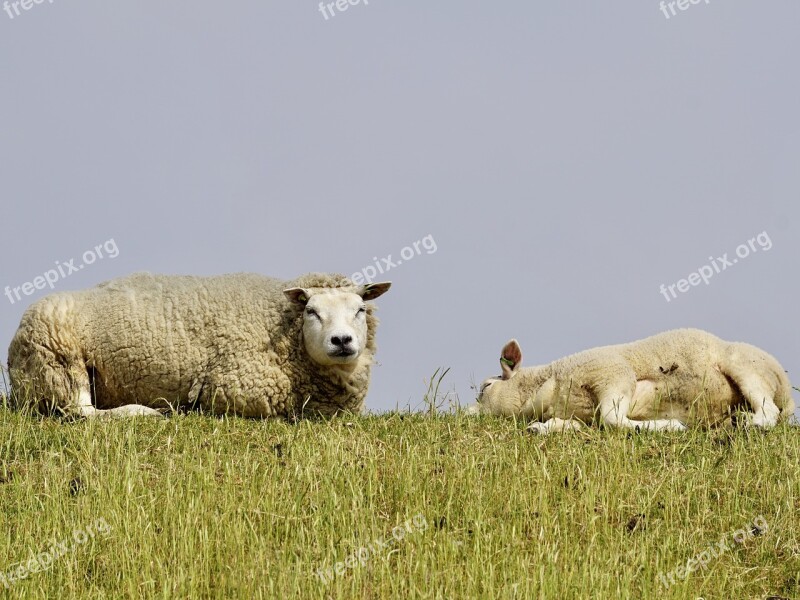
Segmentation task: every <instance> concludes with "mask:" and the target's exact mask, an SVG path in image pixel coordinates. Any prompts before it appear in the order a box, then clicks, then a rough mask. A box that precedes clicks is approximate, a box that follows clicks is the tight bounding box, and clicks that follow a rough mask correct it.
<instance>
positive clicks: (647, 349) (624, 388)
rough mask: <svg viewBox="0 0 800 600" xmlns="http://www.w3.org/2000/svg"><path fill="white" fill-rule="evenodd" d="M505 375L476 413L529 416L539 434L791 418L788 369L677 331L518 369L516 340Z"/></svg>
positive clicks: (485, 390) (506, 351)
mask: <svg viewBox="0 0 800 600" xmlns="http://www.w3.org/2000/svg"><path fill="white" fill-rule="evenodd" d="M500 361H501V367H502V370H503V374H502V375H501V376H500V377H497V378H491V379H487V380H486V381H484V382H483V384H482V386H481V392H480V395H479V398H478V405H477V407H475V408H474V409H473V412H486V413H492V414H501V415H509V416H512V415H515V416H523V417H526V418H529V419H533V420H535V421H536V422H535V423H533V424H532V425H531V428H532V429H533V430H536V431H539V432H543V433H544V432H547V431H550V430H562V429H574V428H579V427H580V426H581V424H584V423H585V424H588V423H593V422H599V423H602V424H604V425H607V426H613V427H625V428H640V429H650V430H681V429H685V428H686V426H691V425H706V426H710V425H716V424H719V423H721V422H723V421H725V420H728V419H730V417H731V414H732V413H733V412H734V411H735V410H737V409H744V408H747V407H749V409H750V412H749V414H748V415H747V418H748V421H749V424H751V425H755V426H761V427H772V426H774V425H775V424H776V423H777V422H778V420H779V418H785V417H789V416H791V415H792V413H793V411H794V401H793V400H792V396H791V386H790V384H789V380H788V378H787V376H786V373H785V372H784V370H783V369H782V368H781V365H780V364H779V363H778V361H777V360H776V359H775V358H773V357H772V356H771V355H770V354H768V353H766V352H764V351H763V350H761V349H759V348H756V347H755V346H751V345H749V344H744V343H738V342H726V341H724V340H721V339H719V338H718V337H716V336H714V335H712V334H710V333H707V332H705V331H700V330H697V329H678V330H674V331H668V332H665V333H661V334H658V335H654V336H652V337H649V338H646V339H643V340H640V341H637V342H632V343H629V344H619V345H614V346H603V347H600V348H593V349H591V350H585V351H583V352H579V353H577V354H573V355H571V356H567V357H565V358H562V359H559V360H556V361H555V362H552V363H550V364H549V365H545V366H539V367H528V368H520V365H521V363H522V351H521V350H520V348H519V345H518V344H517V342H516V340H511V341H510V342H509V343H508V344H506V346H505V347H504V348H503V351H502V355H501V358H500Z"/></svg>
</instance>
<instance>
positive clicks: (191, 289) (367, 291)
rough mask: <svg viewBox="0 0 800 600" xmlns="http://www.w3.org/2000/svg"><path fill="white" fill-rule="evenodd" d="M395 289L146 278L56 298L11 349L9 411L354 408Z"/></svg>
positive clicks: (308, 278)
mask: <svg viewBox="0 0 800 600" xmlns="http://www.w3.org/2000/svg"><path fill="white" fill-rule="evenodd" d="M390 286H391V283H390V282H384V283H370V284H366V285H361V286H358V285H355V284H353V283H352V282H351V281H350V280H349V279H347V278H346V277H344V276H343V275H338V274H321V273H311V274H308V275H304V276H302V277H299V278H298V279H296V280H294V281H288V282H284V281H279V280H277V279H272V278H268V277H264V276H261V275H255V274H248V273H238V274H233V275H222V276H216V277H191V276H163V275H151V274H149V273H137V274H134V275H131V276H128V277H124V278H121V279H116V280H112V281H107V282H105V283H102V284H100V285H98V286H97V287H95V288H92V289H89V290H84V291H78V292H63V293H57V294H52V295H50V296H47V297H45V298H43V299H41V300H39V301H37V302H36V303H34V304H33V305H32V306H30V307H29V308H28V310H27V311H26V312H25V314H24V315H23V317H22V321H21V323H20V326H19V329H18V330H17V332H16V335H15V336H14V338H13V340H12V341H11V346H10V347H9V351H8V367H9V372H10V377H11V387H12V395H13V398H14V399H13V404H14V406H15V407H16V408H22V407H25V406H31V407H33V408H35V409H36V410H38V411H39V412H42V413H46V414H49V413H54V412H55V413H59V414H63V415H66V416H82V417H92V416H94V417H97V416H106V417H117V416H131V415H160V414H161V412H162V411H165V410H167V409H170V408H173V409H174V408H177V407H187V406H192V407H197V408H200V409H202V410H203V411H206V412H209V413H212V414H223V413H225V414H235V415H241V416H245V417H291V416H293V415H296V414H299V413H303V414H315V415H322V416H332V415H334V414H336V413H338V412H340V411H345V410H348V411H354V412H358V411H360V410H361V409H362V407H363V405H364V398H365V396H366V394H367V388H368V386H369V381H370V369H371V366H372V362H373V356H374V354H375V351H376V346H375V329H376V327H377V325H378V321H377V318H376V317H375V316H374V314H373V312H374V308H375V307H374V305H372V304H368V303H367V301H370V300H374V299H375V298H377V297H379V296H381V295H382V294H384V293H385V292H386V291H387V290H388V289H389V287H390Z"/></svg>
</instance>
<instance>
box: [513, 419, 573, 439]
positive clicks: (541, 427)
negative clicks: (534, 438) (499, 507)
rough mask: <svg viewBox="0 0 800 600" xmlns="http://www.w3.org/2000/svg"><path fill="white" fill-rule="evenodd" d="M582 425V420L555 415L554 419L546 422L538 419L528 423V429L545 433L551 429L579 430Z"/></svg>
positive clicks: (532, 431)
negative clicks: (560, 417) (561, 417)
mask: <svg viewBox="0 0 800 600" xmlns="http://www.w3.org/2000/svg"><path fill="white" fill-rule="evenodd" d="M582 427H583V425H582V424H581V422H580V421H576V420H575V419H569V420H567V419H559V418H558V417H553V418H552V419H548V420H547V421H544V422H540V421H537V422H535V423H531V424H530V425H528V427H527V430H528V431H530V432H531V433H541V434H543V435H545V434H548V433H550V432H551V431H577V430H579V429H581V428H582Z"/></svg>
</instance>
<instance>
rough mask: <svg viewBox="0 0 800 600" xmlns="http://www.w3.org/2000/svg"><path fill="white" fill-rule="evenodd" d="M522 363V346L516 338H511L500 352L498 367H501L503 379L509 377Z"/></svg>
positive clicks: (515, 372)
mask: <svg viewBox="0 0 800 600" xmlns="http://www.w3.org/2000/svg"><path fill="white" fill-rule="evenodd" d="M521 365H522V348H520V347H519V344H518V343H517V340H511V341H510V342H508V343H507V344H506V345H505V346H503V351H502V352H501V353H500V368H501V369H503V379H511V378H512V377H513V376H514V375H516V374H517V372H518V371H519V368H520V366H521Z"/></svg>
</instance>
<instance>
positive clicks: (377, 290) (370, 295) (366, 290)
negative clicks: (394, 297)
mask: <svg viewBox="0 0 800 600" xmlns="http://www.w3.org/2000/svg"><path fill="white" fill-rule="evenodd" d="M390 287H392V282H391V281H384V282H383V283H367V284H366V285H363V286H361V289H360V290H359V291H358V295H359V296H361V297H362V298H363V299H364V300H375V298H377V297H378V296H383V295H384V294H385V293H386V292H388V291H389V288H390Z"/></svg>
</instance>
